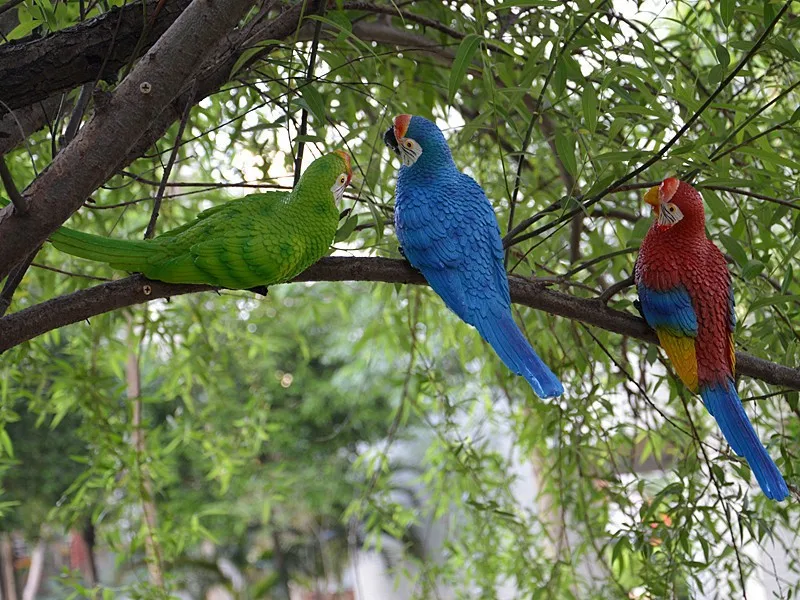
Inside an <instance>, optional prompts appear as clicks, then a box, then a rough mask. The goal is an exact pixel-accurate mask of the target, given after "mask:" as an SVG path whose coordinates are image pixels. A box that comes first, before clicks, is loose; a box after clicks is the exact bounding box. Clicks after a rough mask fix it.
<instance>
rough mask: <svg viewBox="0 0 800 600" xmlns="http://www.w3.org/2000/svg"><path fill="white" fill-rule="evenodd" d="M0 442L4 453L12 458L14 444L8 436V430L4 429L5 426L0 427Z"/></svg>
mask: <svg viewBox="0 0 800 600" xmlns="http://www.w3.org/2000/svg"><path fill="white" fill-rule="evenodd" d="M0 444H1V445H2V446H3V450H5V453H6V454H7V455H8V456H10V457H11V458H14V446H13V444H12V443H11V438H10V437H8V432H7V431H6V430H5V428H3V429H0Z"/></svg>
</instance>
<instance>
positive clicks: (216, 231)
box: [50, 150, 352, 289]
mask: <svg viewBox="0 0 800 600" xmlns="http://www.w3.org/2000/svg"><path fill="white" fill-rule="evenodd" d="M351 176H352V171H351V167H350V156H349V155H348V154H347V153H346V152H343V151H341V150H337V151H335V152H332V153H330V154H326V155H324V156H321V157H320V158H318V159H316V160H315V161H314V162H313V163H311V164H310V165H309V166H308V168H307V169H306V170H305V172H304V173H303V175H302V177H301V178H300V181H299V182H298V183H297V186H295V188H294V189H293V190H292V191H291V192H267V193H264V194H251V195H249V196H245V197H244V198H239V199H237V200H232V201H230V202H227V203H225V204H222V205H220V206H215V207H213V208H210V209H208V210H205V211H203V212H201V213H200V214H199V215H198V216H197V218H196V219H194V220H193V221H191V222H189V223H186V224H185V225H182V226H180V227H177V228H175V229H173V230H171V231H167V232H166V233H163V234H161V235H159V236H158V237H156V238H153V239H150V240H137V241H130V240H118V239H111V238H106V237H102V236H98V235H92V234H89V233H83V232H80V231H75V230H73V229H68V228H66V227H62V228H60V229H59V230H57V231H56V232H55V233H53V234H52V235H51V236H50V241H51V242H52V244H53V245H54V246H55V247H56V248H58V249H59V250H61V251H62V252H66V253H67V254H71V255H73V256H78V257H81V258H87V259H90V260H93V261H97V262H103V263H108V264H109V265H111V267H113V268H115V269H120V270H124V271H129V272H132V273H142V274H143V275H144V276H145V277H148V278H150V279H156V280H159V281H165V282H168V283H206V284H210V285H214V286H219V287H225V288H230V289H247V288H252V287H256V286H266V285H271V284H273V283H280V282H284V281H288V280H289V279H292V278H293V277H294V276H295V275H298V274H299V273H301V272H302V271H304V270H305V269H306V268H308V267H309V266H311V265H312V264H314V263H315V262H317V261H318V260H319V259H320V258H322V257H323V256H325V254H326V253H327V252H328V250H329V248H330V246H331V243H332V242H333V239H334V236H335V235H336V229H337V226H338V223H339V211H338V209H337V207H336V204H337V202H339V201H340V200H341V198H342V195H343V194H344V190H345V188H346V187H347V185H348V184H349V183H350V179H351Z"/></svg>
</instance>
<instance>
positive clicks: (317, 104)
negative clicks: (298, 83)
mask: <svg viewBox="0 0 800 600" xmlns="http://www.w3.org/2000/svg"><path fill="white" fill-rule="evenodd" d="M300 94H301V95H302V96H303V100H305V101H306V105H307V106H308V108H309V110H310V111H311V114H312V115H314V120H316V122H317V123H318V124H319V125H325V124H326V123H327V121H326V120H325V100H323V98H322V95H321V94H320V93H319V92H318V91H317V90H316V89H315V88H314V86H313V85H312V84H308V85H304V86H303V87H301V88H300Z"/></svg>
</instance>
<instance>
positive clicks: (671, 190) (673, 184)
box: [659, 177, 681, 202]
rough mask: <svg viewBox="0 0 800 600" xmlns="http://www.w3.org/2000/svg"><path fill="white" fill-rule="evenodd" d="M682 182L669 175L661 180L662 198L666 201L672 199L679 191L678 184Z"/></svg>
mask: <svg viewBox="0 0 800 600" xmlns="http://www.w3.org/2000/svg"><path fill="white" fill-rule="evenodd" d="M680 184H681V182H680V180H679V179H676V178H675V177H667V178H666V179H665V180H664V181H662V182H661V189H660V190H659V191H660V194H659V195H660V196H661V200H662V201H664V202H669V201H670V200H672V197H673V196H674V195H675V192H677V191H678V186H679V185H680Z"/></svg>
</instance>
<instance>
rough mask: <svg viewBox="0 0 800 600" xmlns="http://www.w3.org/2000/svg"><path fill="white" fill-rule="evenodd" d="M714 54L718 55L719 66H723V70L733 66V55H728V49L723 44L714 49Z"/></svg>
mask: <svg viewBox="0 0 800 600" xmlns="http://www.w3.org/2000/svg"><path fill="white" fill-rule="evenodd" d="M714 52H715V53H716V55H717V60H718V61H719V64H721V65H722V66H723V68H726V69H727V68H728V65H729V64H731V55H730V54H728V49H727V48H726V47H725V46H723V45H722V44H717V47H716V48H715V49H714Z"/></svg>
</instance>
